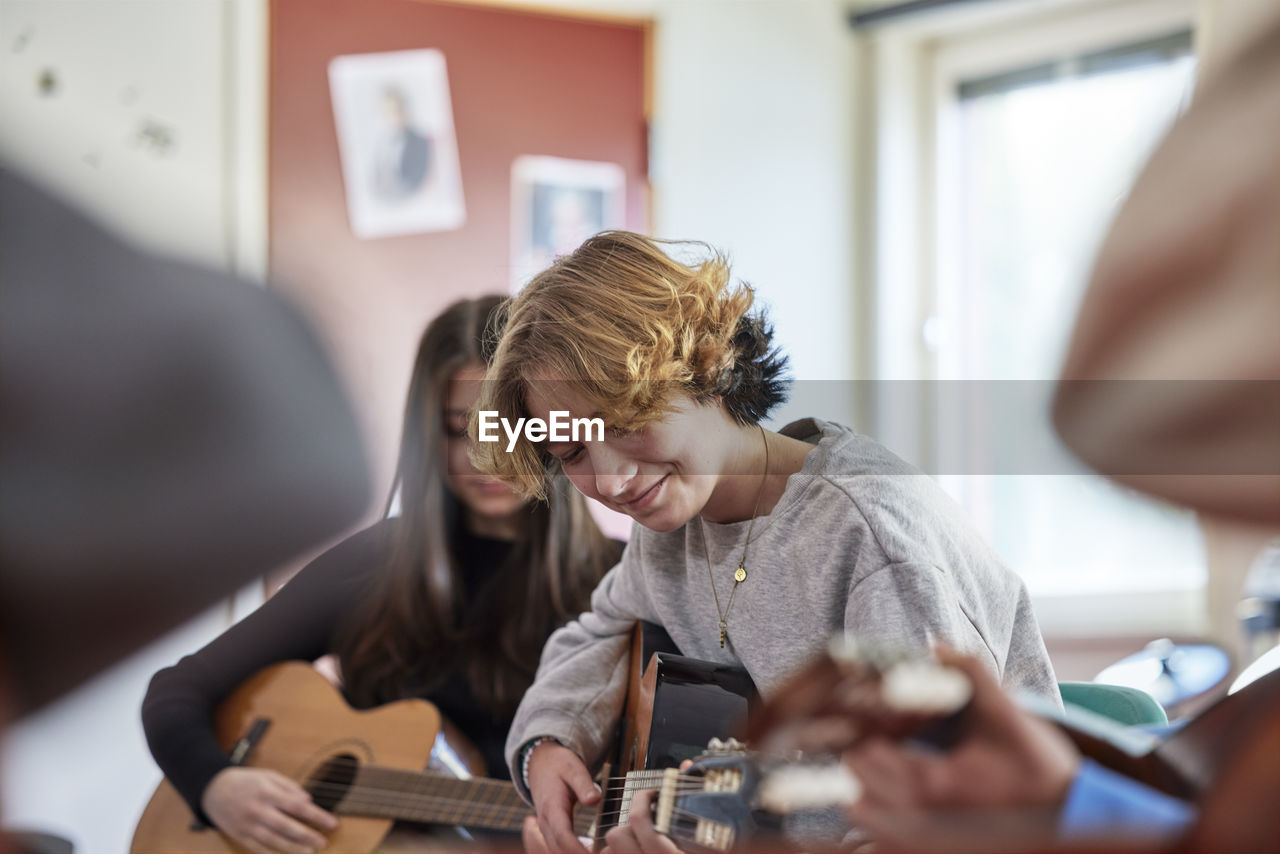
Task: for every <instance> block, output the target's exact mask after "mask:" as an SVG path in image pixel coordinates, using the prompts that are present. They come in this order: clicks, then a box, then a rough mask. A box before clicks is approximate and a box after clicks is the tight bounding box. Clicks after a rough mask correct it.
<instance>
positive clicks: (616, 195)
mask: <svg viewBox="0 0 1280 854" xmlns="http://www.w3.org/2000/svg"><path fill="white" fill-rule="evenodd" d="M626 186H627V175H626V172H625V171H624V170H623V168H622V167H621V166H619V165H618V164H616V163H601V162H597V161H592V160H567V159H564V158H561V157H535V156H523V157H517V158H516V160H515V162H514V163H513V164H512V166H511V289H512V291H513V292H514V291H516V290H519V289H520V288H521V287H522V286H523V285H524V283H525V282H527V281H529V279H530V278H531V277H533V275H534V274H536V273H538V272H539V271H541V270H543V269H545V268H546V267H547V266H549V265H550V264H551V262H552V261H554V260H555V259H556V258H557V257H559V256H561V255H568V254H569V253H570V252H572V251H573V250H575V249H577V248H578V246H579V244H581V243H582V241H584V240H586V239H587V238H588V237H590V236H591V235H593V234H595V233H597V232H600V231H604V230H606V229H610V228H623V227H624V225H625V219H626V204H625V202H626V199H625V193H626Z"/></svg>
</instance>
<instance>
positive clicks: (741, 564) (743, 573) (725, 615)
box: [698, 424, 769, 649]
mask: <svg viewBox="0 0 1280 854" xmlns="http://www.w3.org/2000/svg"><path fill="white" fill-rule="evenodd" d="M756 426H757V427H760V439H761V440H762V441H763V442H764V476H763V477H762V478H760V488H759V489H757V490H756V503H755V506H754V507H752V508H751V524H749V525H747V541H746V542H745V543H743V544H742V557H740V558H738V568H737V569H735V570H734V571H733V589H732V590H731V591H729V604H728V605H726V606H725V607H724V610H723V611H722V610H720V594H719V593H717V592H716V576H715V573H713V572H712V571H711V554H710V552H708V551H707V524H706V522H704V521H703V520H702V517H701V516H699V517H698V533H700V534H701V535H702V556H703V558H705V559H706V561H707V578H709V579H711V595H712V596H713V597H715V601H716V614H717V615H718V616H719V617H720V648H721V649H724V638H725V631H726V630H727V629H728V628H729V609H730V608H732V607H733V597H734V596H736V595H737V593H738V585H739V584H741V583H742V582H744V581H746V580H747V547H748V546H750V545H751V531H752V529H753V528H755V526H756V511H758V510H759V509H760V496H762V495H764V485H765V483H766V482H767V481H768V480H769V437H768V436H767V435H766V434H765V432H764V427H761V426H760V425H759V424H757V425H756Z"/></svg>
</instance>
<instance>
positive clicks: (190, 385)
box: [0, 165, 369, 850]
mask: <svg viewBox="0 0 1280 854" xmlns="http://www.w3.org/2000/svg"><path fill="white" fill-rule="evenodd" d="M0 437H3V438H2V440H0V472H3V474H2V475H0V706H3V709H4V711H5V712H6V713H7V714H9V715H18V716H21V715H25V714H28V713H31V712H34V711H36V710H38V709H39V708H41V707H43V706H44V705H45V704H47V703H49V702H51V701H53V700H55V699H57V698H58V697H59V696H61V695H63V694H64V693H66V692H67V691H69V690H71V689H72V688H74V687H75V686H76V685H78V684H79V683H80V682H82V681H84V680H85V679H87V678H88V677H90V676H92V675H93V674H95V673H97V672H98V671H99V670H101V669H103V668H104V667H106V666H108V665H109V664H112V663H113V662H115V661H116V660H118V659H120V658H121V657H123V656H124V655H126V654H128V653H129V652H132V651H134V650H135V649H137V648H138V647H140V646H141V645H142V644H143V643H145V642H147V641H149V640H151V639H152V638H154V637H155V636H157V635H159V634H160V633H162V632H163V631H166V630H168V629H171V628H174V627H176V626H177V625H179V624H180V623H181V622H183V621H184V620H187V619H189V618H191V617H193V616H195V615H196V614H197V613H198V612H199V611H200V610H202V609H204V608H206V607H209V606H211V605H213V604H214V603H215V602H216V601H217V600H218V599H219V598H221V597H224V596H226V595H229V594H230V593H232V592H234V591H235V590H236V589H237V588H239V587H240V586H241V585H243V584H245V583H247V582H249V581H250V580H251V579H253V578H255V577H259V576H261V575H263V574H265V573H267V572H269V571H270V570H272V569H275V568H277V567H278V566H280V565H281V564H283V563H284V562H286V561H288V560H289V559H290V558H293V557H295V556H296V555H298V554H299V553H301V552H302V551H304V550H305V549H307V548H308V547H312V546H314V545H316V544H318V543H320V542H323V541H324V540H325V539H327V538H329V537H331V536H333V535H334V534H336V533H338V532H339V531H341V530H342V528H343V527H344V526H346V525H348V524H350V523H351V522H354V521H355V520H356V518H357V517H358V516H359V515H360V513H361V512H363V510H364V508H365V506H366V502H367V499H368V494H369V486H368V466H367V461H366V458H365V453H364V448H363V445H362V442H361V438H360V433H359V429H358V427H357V424H356V419H355V415H354V413H353V412H352V410H351V407H350V405H349V403H348V401H347V398H346V396H345V394H344V393H343V390H342V388H341V385H340V383H339V382H338V378H337V376H336V375H335V373H334V371H333V368H332V365H331V362H330V360H329V357H328V355H327V354H326V352H325V350H324V348H323V347H322V346H321V344H320V342H319V340H318V339H317V337H316V335H315V334H314V332H313V331H312V330H311V329H310V327H309V326H308V325H307V324H306V322H304V321H303V319H302V318H301V317H300V316H299V314H298V313H297V311H296V310H295V309H294V308H293V307H292V306H290V305H289V304H287V303H286V302H285V301H284V300H283V299H282V298H281V297H280V296H278V295H277V294H275V293H274V292H272V291H270V290H267V289H264V288H261V287H258V286H256V285H253V284H250V283H248V282H243V281H238V280H236V279H234V278H232V277H230V276H228V275H225V274H222V273H218V272H214V271H211V270H205V269H200V268H197V267H194V266H191V265H188V264H184V263H181V262H178V261H174V260H169V259H163V258H159V257H156V256H153V255H149V254H146V253H143V252H140V251H138V250H136V249H134V248H132V247H131V246H129V245H127V244H126V243H124V242H122V241H121V240H119V239H117V238H116V237H115V236H113V235H111V234H110V233H109V232H108V231H107V230H106V229H104V228H102V227H101V226H99V225H98V224H96V223H95V222H93V221H92V220H91V219H89V218H88V217H86V216H84V215H83V214H81V213H80V212H78V211H77V210H75V209H74V208H73V207H71V206H69V205H67V204H65V203H63V202H62V201H60V200H58V199H57V198H55V197H54V196H52V195H50V194H49V193H47V192H46V191H44V190H42V189H40V188H39V187H37V186H36V185H35V184H33V183H31V182H30V181H28V180H26V179H25V178H23V177H21V176H19V175H18V174H16V173H15V172H13V171H11V170H10V169H8V168H6V167H4V166H3V165H0ZM0 723H2V722H0ZM6 844H7V843H6V840H5V839H4V837H3V836H0V850H2V849H4V848H5V847H6Z"/></svg>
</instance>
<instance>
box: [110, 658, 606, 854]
mask: <svg viewBox="0 0 1280 854" xmlns="http://www.w3.org/2000/svg"><path fill="white" fill-rule="evenodd" d="M215 723H216V730H217V734H218V739H219V742H220V743H221V744H222V745H223V747H224V748H226V749H227V750H228V751H229V752H230V751H231V750H232V749H233V748H235V749H239V750H246V751H248V753H247V757H246V759H245V761H244V762H243V763H242V764H244V765H246V766H248V767H255V768H270V769H273V770H275V771H279V772H280V773H282V774H284V775H286V776H288V777H291V778H292V779H294V780H297V781H298V782H299V783H301V784H302V786H303V787H304V788H305V789H306V790H307V791H308V792H309V793H310V794H311V796H312V798H313V799H314V800H315V802H316V803H317V804H318V805H319V806H320V807H322V808H324V809H326V810H329V811H331V812H333V813H335V814H336V815H338V816H340V817H341V819H342V820H341V821H340V822H339V823H338V827H337V828H336V829H335V830H333V831H332V832H331V833H330V834H329V835H328V838H329V844H328V846H327V848H326V850H330V851H340V852H344V853H345V854H366V852H371V851H373V850H374V849H375V848H376V847H377V846H378V844H379V843H380V842H381V841H382V840H383V838H384V837H385V836H386V835H387V832H388V831H389V830H390V829H391V825H392V823H393V822H394V821H396V820H406V821H416V822H425V823H431V824H448V825H462V826H465V827H473V828H483V829H489V830H507V831H519V829H520V826H521V824H522V823H523V821H524V818H525V817H526V816H528V815H532V810H531V809H530V808H529V806H528V805H527V804H526V803H525V802H524V801H523V800H522V799H521V798H520V796H519V794H518V793H517V792H516V790H515V787H514V786H512V785H511V783H510V782H509V781H506V780H493V779H483V778H474V779H457V778H455V777H450V776H445V775H443V774H439V773H435V772H431V771H423V770H422V769H424V768H426V767H427V764H428V760H429V759H430V757H431V750H432V746H433V744H434V743H435V740H436V735H437V734H438V733H439V732H440V730H441V725H442V722H441V717H440V713H439V711H437V709H436V708H435V706H433V705H432V704H431V703H428V702H427V701H425V700H400V701H397V702H394V703H390V704H388V705H385V706H381V707H379V708H376V709H371V710H369V711H356V710H354V709H352V708H351V707H350V706H348V705H347V703H346V701H345V700H343V698H342V696H341V695H340V694H339V693H338V691H337V690H336V689H335V688H334V687H333V686H332V685H331V684H329V682H328V681H327V680H326V679H325V678H324V677H323V676H321V675H320V674H319V673H317V672H316V671H315V670H314V669H313V668H312V667H311V665H309V664H306V663H304V662H285V663H282V664H276V665H272V666H271V667H268V668H266V669H264V670H262V671H260V672H259V673H257V674H256V675H255V676H253V677H251V678H250V679H249V680H247V681H246V682H244V683H243V684H242V685H241V686H240V687H239V688H237V689H236V690H235V692H233V693H232V694H231V696H229V697H228V698H227V699H226V700H224V701H223V702H222V704H221V705H220V706H219V707H218V711H217V715H216V719H215ZM194 819H195V817H194V816H193V815H192V812H191V809H190V808H189V807H188V806H187V803H186V801H184V800H183V799H182V797H181V796H180V795H179V794H178V792H177V790H176V789H174V788H173V786H172V785H171V784H170V783H169V782H168V781H164V782H161V784H160V785H159V787H158V788H157V789H156V791H155V793H154V794H153V795H152V796H151V800H150V801H149V802H148V803H147V806H146V809H145V810H144V811H143V814H142V818H141V819H140V820H139V821H138V826H137V828H136V829H135V830H134V835H133V842H132V844H131V845H130V848H129V851H130V854H173V852H175V851H181V852H183V854H232V852H240V851H241V849H240V848H239V846H237V845H235V844H233V843H232V842H230V841H229V840H228V839H227V838H226V837H225V836H223V835H222V834H221V833H220V832H218V831H217V830H216V829H214V828H211V827H209V826H207V825H204V824H202V823H200V822H197V821H195V820H194ZM593 821H594V816H592V815H591V814H590V812H589V811H588V812H585V813H583V814H582V815H580V816H577V817H575V824H576V825H577V826H576V827H575V829H576V830H577V831H578V833H580V834H581V835H584V836H588V835H591V834H592V823H593Z"/></svg>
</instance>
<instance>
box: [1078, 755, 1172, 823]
mask: <svg viewBox="0 0 1280 854" xmlns="http://www.w3.org/2000/svg"><path fill="white" fill-rule="evenodd" d="M1195 818H1196V809H1195V807H1194V806H1192V805H1191V804H1189V803H1187V802H1186V801H1182V800H1178V799H1177V798H1173V797H1170V796H1169V795H1165V794H1163V793H1161V792H1157V791H1156V790H1155V789H1151V788H1148V787H1147V786H1144V785H1142V784H1141V783H1138V782H1136V781H1134V780H1131V779H1129V778H1128V777H1125V776H1122V775H1120V774H1117V773H1115V772H1114V771H1110V770H1108V769H1106V768H1103V767H1102V766H1101V765H1098V764H1097V763H1096V762H1093V761H1091V760H1088V759H1085V760H1084V761H1082V762H1081V763H1080V770H1079V771H1077V772H1076V778H1075V781H1074V782H1073V783H1072V784H1071V789H1070V791H1068V792H1067V800H1066V803H1065V804H1063V807H1062V814H1061V817H1060V820H1059V826H1058V832H1059V836H1060V837H1061V838H1062V839H1066V840H1072V839H1085V838H1097V837H1099V836H1106V837H1108V838H1109V839H1114V838H1116V837H1130V838H1141V839H1147V840H1152V839H1168V838H1173V837H1176V836H1178V835H1180V834H1182V833H1183V832H1184V831H1186V830H1187V829H1188V828H1189V827H1190V826H1191V823H1192V822H1193V821H1195Z"/></svg>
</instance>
